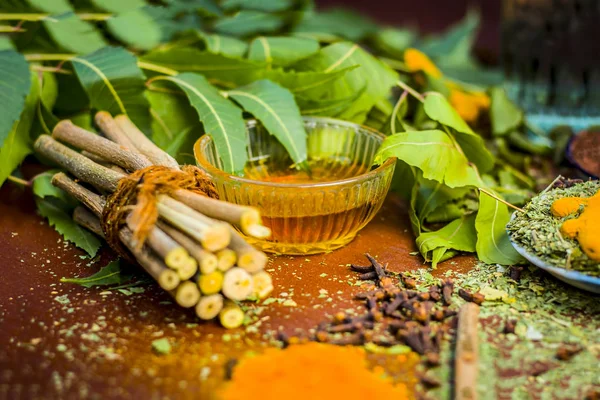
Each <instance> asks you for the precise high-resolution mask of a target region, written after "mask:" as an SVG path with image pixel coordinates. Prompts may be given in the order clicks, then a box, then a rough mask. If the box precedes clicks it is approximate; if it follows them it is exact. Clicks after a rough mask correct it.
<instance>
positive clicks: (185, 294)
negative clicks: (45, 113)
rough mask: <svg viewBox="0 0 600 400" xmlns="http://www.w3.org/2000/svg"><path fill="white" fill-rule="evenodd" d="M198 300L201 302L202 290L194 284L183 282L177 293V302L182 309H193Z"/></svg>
mask: <svg viewBox="0 0 600 400" xmlns="http://www.w3.org/2000/svg"><path fill="white" fill-rule="evenodd" d="M198 300H200V290H198V286H196V285H194V283H193V282H190V281H186V282H183V283H182V284H181V285H179V287H178V288H177V291H176V292H175V301H176V302H177V304H179V305H180V306H181V307H184V308H190V307H193V306H195V305H196V304H197V303H198Z"/></svg>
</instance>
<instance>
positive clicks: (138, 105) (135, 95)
mask: <svg viewBox="0 0 600 400" xmlns="http://www.w3.org/2000/svg"><path fill="white" fill-rule="evenodd" d="M71 62H72V64H73V68H74V69H75V72H76V73H77V77H78V78H79V81H80V82H81V85H82V86H83V88H84V89H85V91H86V93H87V95H88V97H89V99H90V103H91V105H92V107H93V108H95V109H96V110H105V111H108V112H110V113H111V114H113V115H117V114H127V115H128V116H129V118H130V119H131V120H132V121H133V122H134V123H135V124H136V125H137V126H138V128H140V130H142V131H143V132H145V133H146V134H149V133H150V111H149V104H148V100H147V99H146V97H145V96H144V91H145V88H146V87H145V77H144V74H143V73H142V71H141V70H140V69H139V67H138V66H137V60H136V59H135V57H134V56H133V55H132V54H131V53H129V52H128V51H126V50H125V49H123V48H120V47H106V48H103V49H101V50H98V51H96V52H94V53H92V54H89V55H87V56H85V57H76V58H72V59H71Z"/></svg>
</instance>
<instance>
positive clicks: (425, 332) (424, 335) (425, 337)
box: [419, 326, 434, 353]
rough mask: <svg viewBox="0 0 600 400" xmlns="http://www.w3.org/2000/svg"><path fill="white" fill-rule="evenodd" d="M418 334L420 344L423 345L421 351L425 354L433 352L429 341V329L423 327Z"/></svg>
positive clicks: (431, 342)
mask: <svg viewBox="0 0 600 400" xmlns="http://www.w3.org/2000/svg"><path fill="white" fill-rule="evenodd" d="M419 333H420V334H421V343H422V344H423V351H424V352H425V353H429V352H433V351H434V346H433V341H432V340H431V328H430V327H428V326H425V327H423V328H422V329H421V330H420V331H419Z"/></svg>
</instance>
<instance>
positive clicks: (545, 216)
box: [507, 181, 600, 276]
mask: <svg viewBox="0 0 600 400" xmlns="http://www.w3.org/2000/svg"><path fill="white" fill-rule="evenodd" d="M598 190H600V182H598V181H588V182H583V183H578V184H575V185H573V186H570V187H558V188H554V189H551V190H548V191H546V192H543V193H542V194H540V195H539V196H537V197H535V198H533V199H532V200H531V201H530V202H529V203H528V204H527V205H526V206H525V207H524V210H525V212H524V213H517V214H516V215H515V217H514V218H513V219H512V220H511V221H510V222H509V223H508V225H507V230H508V232H509V234H510V237H511V239H512V240H513V241H514V242H515V243H517V244H519V245H520V246H522V247H523V248H525V249H526V250H527V251H528V252H529V253H531V254H535V255H537V256H538V257H540V258H541V259H542V260H544V261H546V262H548V263H549V264H551V265H553V266H555V267H559V268H565V269H571V270H575V271H580V272H584V273H586V274H589V275H592V276H600V263H598V262H597V261H594V260H592V259H590V258H589V257H588V256H587V255H586V254H585V252H584V251H582V249H581V247H580V245H579V242H578V241H577V240H576V239H572V238H569V237H566V236H565V235H563V234H561V231H560V229H561V225H562V224H563V222H564V221H566V220H570V219H573V218H577V217H578V216H579V214H580V212H577V213H575V214H571V215H568V216H566V217H562V218H560V217H555V216H553V215H552V212H551V208H552V204H553V203H554V202H555V201H556V200H558V199H563V198H566V197H591V196H593V195H594V194H596V193H597V192H598Z"/></svg>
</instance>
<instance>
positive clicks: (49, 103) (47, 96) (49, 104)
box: [33, 71, 59, 134]
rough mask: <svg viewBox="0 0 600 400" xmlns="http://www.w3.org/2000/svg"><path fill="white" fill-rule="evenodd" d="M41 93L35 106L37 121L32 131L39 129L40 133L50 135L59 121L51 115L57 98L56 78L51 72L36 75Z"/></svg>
mask: <svg viewBox="0 0 600 400" xmlns="http://www.w3.org/2000/svg"><path fill="white" fill-rule="evenodd" d="M38 76H39V77H40V85H41V86H42V92H41V94H40V101H39V102H38V105H37V121H36V124H35V125H34V128H33V129H40V132H35V133H41V132H45V133H47V134H52V130H53V129H54V127H55V126H56V124H58V122H59V119H58V118H57V117H56V116H55V115H54V114H53V113H52V108H53V107H54V104H55V103H56V99H57V97H58V82H57V80H56V76H55V75H54V74H53V73H51V72H47V71H46V72H43V73H40V74H38Z"/></svg>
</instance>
